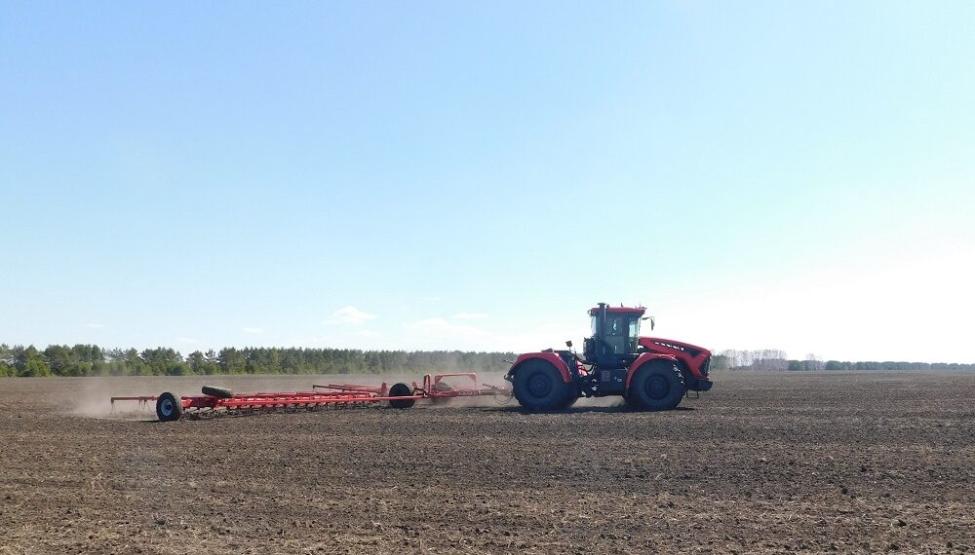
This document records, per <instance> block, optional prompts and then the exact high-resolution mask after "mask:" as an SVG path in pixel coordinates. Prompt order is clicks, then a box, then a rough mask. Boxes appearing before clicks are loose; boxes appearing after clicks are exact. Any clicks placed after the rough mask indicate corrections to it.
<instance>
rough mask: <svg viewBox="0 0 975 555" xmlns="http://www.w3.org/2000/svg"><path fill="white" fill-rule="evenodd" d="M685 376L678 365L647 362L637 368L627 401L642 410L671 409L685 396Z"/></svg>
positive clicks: (627, 393) (627, 394)
mask: <svg viewBox="0 0 975 555" xmlns="http://www.w3.org/2000/svg"><path fill="white" fill-rule="evenodd" d="M684 391H685V387H684V376H683V375H681V373H680V369H679V368H677V365H675V364H673V363H670V362H666V361H652V362H647V363H645V364H644V365H643V366H641V367H640V368H638V369H637V371H636V374H634V375H633V380H632V381H631V382H630V388H629V390H628V391H627V392H626V400H627V403H628V404H629V405H630V406H632V407H634V408H637V409H641V410H654V411H657V410H671V409H674V408H677V405H679V404H680V401H681V399H683V398H684Z"/></svg>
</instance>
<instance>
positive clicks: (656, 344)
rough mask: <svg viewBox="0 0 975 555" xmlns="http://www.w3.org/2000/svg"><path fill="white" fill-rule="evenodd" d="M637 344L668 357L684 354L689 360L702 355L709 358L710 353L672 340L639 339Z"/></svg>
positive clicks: (658, 338)
mask: <svg viewBox="0 0 975 555" xmlns="http://www.w3.org/2000/svg"><path fill="white" fill-rule="evenodd" d="M639 343H640V346H641V347H643V348H644V349H646V350H648V351H650V352H652V353H663V354H668V355H676V354H677V353H684V354H686V355H688V356H689V357H691V358H698V357H700V356H701V355H702V354H704V356H705V357H709V356H711V351H709V350H707V349H705V348H704V347H698V346H697V345H691V344H690V343H684V342H683V341H675V340H673V339H663V338H660V337H641V338H640V341H639Z"/></svg>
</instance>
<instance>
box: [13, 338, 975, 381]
mask: <svg viewBox="0 0 975 555" xmlns="http://www.w3.org/2000/svg"><path fill="white" fill-rule="evenodd" d="M515 356H516V355H515V354H514V353H484V352H467V351H361V350H357V349H303V348H277V347H274V348H268V347H253V348H252V347H244V348H240V349H237V348H233V347H228V348H225V349H221V350H220V351H212V350H211V351H207V352H205V353H204V352H201V351H193V352H192V353H190V354H188V355H186V356H183V355H182V354H180V353H179V352H178V351H176V350H174V349H170V348H167V347H158V348H155V349H144V350H142V351H138V350H136V349H103V348H101V347H99V346H97V345H74V346H68V345H50V346H48V347H47V348H46V349H44V350H43V351H41V350H38V349H36V348H35V347H34V346H33V345H31V346H28V347H24V346H20V345H16V346H13V347H10V346H8V345H0V377H13V376H191V375H209V374H382V373H411V374H419V373H424V372H449V371H463V370H473V371H477V372H499V371H504V370H507V369H508V367H509V365H510V363H509V362H506V361H510V360H512V359H514V358H515ZM711 368H712V369H714V370H767V371H810V370H838V371H844V370H845V371H856V370H955V371H957V370H965V371H975V364H951V363H928V362H898V361H883V362H876V361H866V362H864V361H861V362H848V361H838V360H826V361H823V360H820V359H819V358H817V357H816V356H815V355H812V354H810V355H806V358H805V359H803V360H794V359H792V360H790V359H788V358H786V355H785V353H784V352H783V351H780V350H776V349H765V350H759V351H735V350H729V351H722V352H721V353H720V354H718V355H715V356H714V358H713V360H712V363H711Z"/></svg>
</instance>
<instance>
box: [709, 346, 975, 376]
mask: <svg viewBox="0 0 975 555" xmlns="http://www.w3.org/2000/svg"><path fill="white" fill-rule="evenodd" d="M711 367H712V368H727V369H731V370H767V371H772V372H774V371H785V372H803V371H816V370H835V371H857V370H900V371H903V370H945V371H975V364H958V363H951V362H906V361H896V360H885V361H873V360H868V361H857V362H850V361H848V360H822V359H820V358H819V357H817V356H816V355H815V354H812V353H810V354H808V355H806V356H805V358H803V359H802V360H797V359H790V358H788V357H787V356H786V354H785V351H782V350H779V349H761V350H754V351H739V350H727V351H722V352H721V354H719V355H715V356H714V357H713V359H712V361H711Z"/></svg>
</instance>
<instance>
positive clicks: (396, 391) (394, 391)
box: [389, 383, 416, 409]
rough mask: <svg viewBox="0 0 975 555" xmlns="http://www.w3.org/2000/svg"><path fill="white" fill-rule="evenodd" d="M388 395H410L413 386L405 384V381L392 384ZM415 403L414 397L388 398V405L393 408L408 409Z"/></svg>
mask: <svg viewBox="0 0 975 555" xmlns="http://www.w3.org/2000/svg"><path fill="white" fill-rule="evenodd" d="M389 396H390V397H412V396H413V388H411V387H410V386H408V385H406V384H405V383H397V384H393V387H391V388H389ZM414 403H416V399H390V400H389V406H391V407H393V408H394V409H408V408H410V407H412V406H413V405H414Z"/></svg>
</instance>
